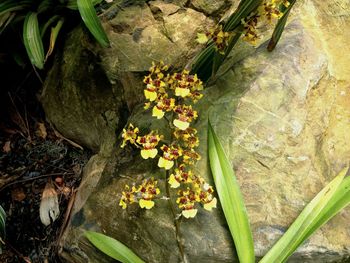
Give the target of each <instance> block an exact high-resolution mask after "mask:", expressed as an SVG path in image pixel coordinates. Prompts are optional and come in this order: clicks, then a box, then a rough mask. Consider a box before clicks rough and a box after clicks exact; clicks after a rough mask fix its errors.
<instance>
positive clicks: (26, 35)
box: [23, 12, 45, 69]
mask: <svg viewBox="0 0 350 263" xmlns="http://www.w3.org/2000/svg"><path fill="white" fill-rule="evenodd" d="M23 41H24V46H25V48H26V50H27V54H28V56H29V59H30V61H31V62H32V64H33V65H35V66H36V67H37V68H39V69H42V68H43V67H44V60H45V55H44V47H43V42H42V40H41V37H40V30H39V23H38V17H37V14H36V13H33V12H29V13H28V14H27V16H26V18H25V20H24V24H23Z"/></svg>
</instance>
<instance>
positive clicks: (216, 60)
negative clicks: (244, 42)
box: [213, 28, 242, 77]
mask: <svg viewBox="0 0 350 263" xmlns="http://www.w3.org/2000/svg"><path fill="white" fill-rule="evenodd" d="M237 31H238V32H237V33H235V35H234V36H233V37H231V39H230V42H229V44H228V46H227V48H226V50H225V54H224V55H221V54H220V53H218V52H215V55H214V59H213V61H214V62H213V77H214V76H215V75H216V73H217V72H218V71H219V69H220V67H221V65H222V63H224V61H225V59H226V58H227V57H228V55H229V54H230V52H231V51H232V49H233V48H234V46H235V45H236V44H237V42H238V40H239V39H240V37H241V35H242V31H241V28H239V30H237Z"/></svg>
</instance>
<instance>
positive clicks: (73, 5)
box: [66, 0, 102, 10]
mask: <svg viewBox="0 0 350 263" xmlns="http://www.w3.org/2000/svg"><path fill="white" fill-rule="evenodd" d="M101 2H102V0H92V4H93V5H94V6H95V5H97V4H99V3H101ZM66 7H67V8H69V9H71V10H78V3H77V0H68V3H67V5H66Z"/></svg>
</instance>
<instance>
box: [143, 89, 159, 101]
mask: <svg viewBox="0 0 350 263" xmlns="http://www.w3.org/2000/svg"><path fill="white" fill-rule="evenodd" d="M144 94H145V97H146V99H148V100H150V101H154V100H155V99H156V98H157V92H155V91H149V90H146V89H145V90H144Z"/></svg>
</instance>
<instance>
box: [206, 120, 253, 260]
mask: <svg viewBox="0 0 350 263" xmlns="http://www.w3.org/2000/svg"><path fill="white" fill-rule="evenodd" d="M208 147H209V161H210V168H211V171H212V174H213V177H214V182H215V187H216V190H217V193H218V196H219V199H220V203H221V206H222V209H223V211H224V214H225V218H226V221H227V224H228V226H229V228H230V232H231V235H232V238H233V241H234V243H235V246H236V250H237V254H238V258H239V261H240V262H244V263H254V262H255V255H254V244H253V237H252V232H251V230H250V226H249V221H248V215H247V211H246V208H245V206H244V202H243V197H242V194H241V192H240V189H239V185H238V183H237V180H236V177H235V174H234V171H233V169H232V166H231V163H230V161H229V160H228V158H227V156H226V154H225V152H224V150H223V147H222V145H221V143H220V141H219V139H218V137H217V136H216V134H215V132H214V130H213V128H212V126H211V124H210V122H209V123H208Z"/></svg>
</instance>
